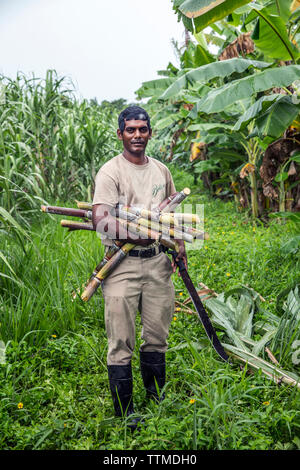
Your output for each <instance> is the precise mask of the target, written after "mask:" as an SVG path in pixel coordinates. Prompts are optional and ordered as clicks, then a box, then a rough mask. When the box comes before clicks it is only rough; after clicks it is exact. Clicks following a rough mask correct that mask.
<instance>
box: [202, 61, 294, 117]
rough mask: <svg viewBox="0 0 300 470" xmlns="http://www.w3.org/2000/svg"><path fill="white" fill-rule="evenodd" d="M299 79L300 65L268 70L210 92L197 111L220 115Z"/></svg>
mask: <svg viewBox="0 0 300 470" xmlns="http://www.w3.org/2000/svg"><path fill="white" fill-rule="evenodd" d="M224 62H226V61H224ZM299 78H300V66H299V65H289V66H287V67H278V68H274V69H267V70H264V71H263V72H259V73H255V74H253V75H249V76H248V77H244V78H241V79H239V80H234V81H232V82H230V83H228V84H226V85H224V86H222V87H220V88H217V89H214V90H212V91H210V92H209V93H208V95H207V96H206V97H204V98H202V99H201V100H199V101H198V103H197V104H196V109H197V111H198V112H199V111H202V112H205V113H207V114H210V113H218V112H220V111H223V110H224V109H225V108H226V107H228V106H230V105H232V104H233V103H235V102H236V101H237V100H241V99H244V98H247V97H249V96H252V95H254V94H256V93H259V92H261V91H265V90H269V89H271V88H273V87H287V86H289V85H290V84H291V83H293V81H295V80H297V79H299Z"/></svg>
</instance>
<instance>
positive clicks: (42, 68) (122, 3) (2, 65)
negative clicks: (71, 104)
mask: <svg viewBox="0 0 300 470" xmlns="http://www.w3.org/2000/svg"><path fill="white" fill-rule="evenodd" d="M172 38H174V39H175V40H178V41H179V42H180V44H182V43H183V42H184V28H183V25H182V23H178V22H177V16H176V15H175V14H174V12H173V10H172V4H171V1H170V0H110V1H109V0H0V45H1V46H0V50H1V53H0V73H1V74H3V75H6V76H8V77H11V78H15V76H16V73H17V71H21V72H24V73H26V74H29V73H31V72H34V74H35V76H38V77H44V76H45V72H46V70H47V69H50V68H51V69H56V70H57V72H58V73H59V75H60V76H62V75H67V76H68V77H70V78H71V79H72V81H73V83H74V85H75V87H76V89H77V91H78V93H79V96H81V97H84V98H94V97H96V98H97V99H98V101H99V102H100V101H102V100H103V99H107V100H113V99H117V98H125V99H127V100H128V101H131V100H134V97H135V95H134V92H135V90H137V89H138V88H139V87H140V85H141V84H142V82H143V81H147V80H152V79H155V78H158V77H157V74H156V71H157V70H161V69H165V67H166V66H167V64H168V62H169V61H172V62H173V63H174V65H176V64H177V61H176V57H175V54H174V50H173V46H172V44H171V39H172Z"/></svg>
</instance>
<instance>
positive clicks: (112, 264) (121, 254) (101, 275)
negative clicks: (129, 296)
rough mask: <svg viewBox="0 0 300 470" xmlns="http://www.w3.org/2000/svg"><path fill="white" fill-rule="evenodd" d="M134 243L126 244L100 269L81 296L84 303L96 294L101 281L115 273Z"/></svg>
mask: <svg viewBox="0 0 300 470" xmlns="http://www.w3.org/2000/svg"><path fill="white" fill-rule="evenodd" d="M134 246H135V245H134V244H133V243H125V244H124V245H123V246H122V247H121V248H120V249H119V250H118V251H117V252H116V253H115V254H114V255H113V256H112V258H110V260H109V261H107V263H105V265H104V266H103V267H102V268H101V269H100V271H99V272H98V273H97V274H96V276H95V277H94V278H93V279H92V281H91V282H90V283H89V284H88V286H87V287H86V289H85V290H84V292H83V293H82V295H81V299H82V300H83V301H84V302H87V301H88V300H89V299H90V298H91V297H92V295H93V294H94V293H95V292H96V290H97V289H98V287H99V286H100V284H101V281H103V279H105V278H106V277H107V276H108V275H109V274H110V273H111V271H113V270H114V269H115V268H116V267H117V266H118V265H119V264H120V263H121V261H122V260H123V259H124V258H125V257H126V255H127V253H128V252H129V251H130V250H131V249H132V248H133V247H134Z"/></svg>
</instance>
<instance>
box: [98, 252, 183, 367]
mask: <svg viewBox="0 0 300 470" xmlns="http://www.w3.org/2000/svg"><path fill="white" fill-rule="evenodd" d="M171 274H172V265H171V261H170V259H169V258H168V256H167V255H166V254H165V253H163V252H162V253H159V254H158V255H155V256H153V257H152V258H140V257H131V256H128V255H127V256H126V258H125V259H124V260H123V261H122V262H121V263H120V264H119V266H117V268H116V269H115V270H114V271H113V272H112V273H111V274H110V275H109V276H108V277H107V279H105V280H104V281H103V282H102V292H103V296H104V301H105V326H106V333H107V338H108V354H107V364H108V365H125V364H128V363H129V362H130V360H131V357H132V353H133V350H134V346H135V337H136V333H135V319H136V314H137V311H139V312H140V314H141V323H142V334H141V336H142V339H143V343H142V345H141V347H140V350H141V351H144V352H150V351H152V352H153V351H157V352H165V351H166V350H167V346H168V343H167V337H168V334H169V326H170V323H171V320H172V316H173V313H174V301H175V295H174V286H173V283H172V280H171Z"/></svg>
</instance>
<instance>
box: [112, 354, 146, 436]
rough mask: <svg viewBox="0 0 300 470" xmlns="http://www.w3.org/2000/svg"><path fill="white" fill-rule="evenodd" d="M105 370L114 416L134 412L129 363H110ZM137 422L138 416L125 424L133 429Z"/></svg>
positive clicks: (128, 414) (123, 415)
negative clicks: (120, 364) (123, 364)
mask: <svg viewBox="0 0 300 470" xmlns="http://www.w3.org/2000/svg"><path fill="white" fill-rule="evenodd" d="M107 370H108V378H109V385H110V391H111V394H112V399H113V404H114V409H115V416H122V417H125V416H130V415H131V414H133V413H134V409H133V401H132V371H131V363H129V364H128V365H126V366H119V365H110V366H107ZM139 422H140V418H138V417H137V418H132V419H131V420H130V421H128V424H127V426H128V427H129V428H130V429H131V430H132V431H134V430H135V429H136V427H137V425H138V423H139Z"/></svg>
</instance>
